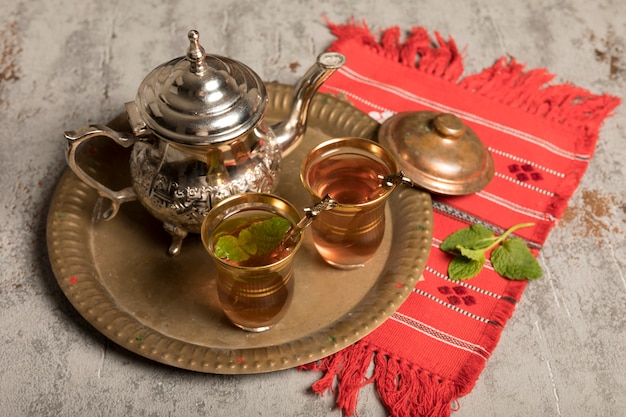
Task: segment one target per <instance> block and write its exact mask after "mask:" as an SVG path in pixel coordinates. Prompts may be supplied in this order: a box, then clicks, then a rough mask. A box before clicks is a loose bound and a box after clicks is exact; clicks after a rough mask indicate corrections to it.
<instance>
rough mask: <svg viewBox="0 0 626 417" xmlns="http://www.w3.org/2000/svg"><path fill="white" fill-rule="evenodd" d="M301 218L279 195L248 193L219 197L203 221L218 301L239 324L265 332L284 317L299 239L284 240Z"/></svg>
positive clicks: (248, 328) (243, 327) (292, 283)
mask: <svg viewBox="0 0 626 417" xmlns="http://www.w3.org/2000/svg"><path fill="white" fill-rule="evenodd" d="M299 219H300V216H299V215H298V212H297V210H296V209H295V208H294V207H293V206H292V205H291V204H290V203H289V202H287V201H286V200H284V199H282V198H280V197H277V196H273V195H269V194H263V193H246V194H242V195H237V196H234V197H230V198H228V199H226V200H223V201H221V202H220V203H219V204H217V205H216V206H215V207H214V208H213V209H212V210H211V211H210V212H209V214H208V215H207V217H206V219H205V220H204V222H203V224H202V232H201V236H202V241H203V243H204V246H205V248H206V249H207V251H208V252H209V254H210V255H211V257H212V258H213V260H214V261H215V265H216V267H217V291H218V296H219V300H220V304H221V307H222V310H223V311H224V313H225V314H226V316H227V317H228V318H229V320H230V321H231V322H232V323H233V324H235V325H236V326H238V327H240V328H242V329H244V330H247V331H252V332H261V331H265V330H268V329H269V328H271V326H273V325H274V324H276V323H277V322H278V321H279V320H280V319H281V318H282V317H283V316H284V315H285V313H286V311H287V309H288V307H289V305H290V303H291V299H292V297H293V289H294V279H293V276H294V273H293V259H294V256H295V253H296V252H297V250H298V248H299V246H300V242H301V239H300V238H299V235H298V238H297V239H295V240H289V243H288V244H285V242H283V241H281V238H282V237H284V235H285V233H286V232H287V230H289V228H291V227H295V225H296V224H297V223H298V221H299Z"/></svg>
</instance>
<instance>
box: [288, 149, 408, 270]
mask: <svg viewBox="0 0 626 417" xmlns="http://www.w3.org/2000/svg"><path fill="white" fill-rule="evenodd" d="M396 171H397V164H396V162H395V160H394V159H393V157H392V156H391V154H389V152H388V151H387V150H385V149H384V148H383V147H382V146H380V145H379V144H377V143H376V142H373V141H371V140H368V139H364V138H356V137H351V138H339V139H331V140H328V141H326V142H323V143H322V144H320V145H318V146H317V147H315V148H314V149H313V150H312V151H311V152H310V153H309V154H308V155H307V157H306V158H305V160H304V162H303V164H302V168H301V171H300V177H301V179H302V183H303V184H304V186H305V188H306V189H307V190H308V191H309V193H310V194H311V195H312V196H313V198H320V196H323V195H325V194H328V195H330V197H331V198H333V199H334V200H336V201H337V202H338V203H339V204H338V205H337V206H336V207H335V208H334V209H333V210H331V211H327V212H323V213H321V214H320V215H319V216H318V218H317V220H316V221H315V222H314V223H313V224H312V226H311V229H312V236H313V242H314V244H315V247H316V249H317V251H318V252H319V254H320V255H321V257H322V258H323V259H324V260H325V261H326V262H327V263H329V264H331V265H333V266H335V267H337V268H342V269H353V268H358V267H361V266H364V264H365V263H366V262H367V261H368V260H370V259H371V258H372V257H373V256H374V254H375V253H376V251H377V249H378V247H379V246H380V243H381V242H382V239H383V236H384V232H385V203H386V201H387V198H388V197H389V195H390V194H391V193H392V191H393V189H394V186H386V187H385V186H383V185H382V181H381V179H380V177H379V176H381V175H382V176H387V175H390V174H392V173H394V172H396Z"/></svg>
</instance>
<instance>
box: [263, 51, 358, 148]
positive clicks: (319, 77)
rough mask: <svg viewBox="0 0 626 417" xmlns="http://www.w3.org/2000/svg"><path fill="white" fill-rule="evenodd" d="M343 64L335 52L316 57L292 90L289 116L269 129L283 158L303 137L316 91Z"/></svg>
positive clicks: (339, 55)
mask: <svg viewBox="0 0 626 417" xmlns="http://www.w3.org/2000/svg"><path fill="white" fill-rule="evenodd" d="M345 63H346V57H345V56H344V55H342V54H340V53H337V52H324V53H322V54H320V55H319V56H318V57H317V61H316V62H315V64H313V65H312V66H311V68H309V70H308V71H307V72H306V73H305V74H304V75H303V76H302V78H301V79H300V80H299V81H298V83H297V84H296V87H295V89H294V96H293V103H292V105H291V111H290V113H289V116H288V117H287V119H285V120H283V121H281V122H278V123H276V124H275V125H273V126H272V127H271V130H272V131H273V132H274V135H275V137H276V139H275V140H276V143H277V145H278V146H279V148H280V149H281V151H282V153H283V156H285V155H286V154H288V153H289V152H290V151H291V150H292V149H294V148H295V146H294V145H296V144H297V143H298V142H299V141H300V139H302V137H304V132H305V131H306V125H307V117H308V114H309V106H310V104H311V100H312V99H313V96H314V95H315V93H316V92H317V89H318V88H319V87H320V86H321V85H322V84H323V83H324V81H326V80H327V79H328V77H330V76H331V75H332V74H333V73H334V72H335V71H336V70H338V69H339V68H341V67H342V66H343V65H344V64H345Z"/></svg>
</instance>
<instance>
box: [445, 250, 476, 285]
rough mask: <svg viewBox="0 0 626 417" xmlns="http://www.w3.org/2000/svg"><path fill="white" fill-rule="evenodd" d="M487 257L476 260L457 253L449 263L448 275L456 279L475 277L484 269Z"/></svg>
mask: <svg viewBox="0 0 626 417" xmlns="http://www.w3.org/2000/svg"><path fill="white" fill-rule="evenodd" d="M484 264H485V257H484V256H483V260H482V261H479V260H475V259H469V258H466V257H465V256H463V255H457V256H455V257H454V259H453V260H452V261H451V262H450V265H448V276H449V277H450V279H452V280H454V281H459V280H462V279H469V278H473V277H475V276H476V275H478V273H479V272H480V271H481V270H482V269H483V265H484Z"/></svg>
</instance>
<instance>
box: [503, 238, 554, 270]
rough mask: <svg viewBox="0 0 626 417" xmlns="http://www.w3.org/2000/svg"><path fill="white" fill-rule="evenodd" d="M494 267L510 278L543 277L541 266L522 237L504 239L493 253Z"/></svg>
mask: <svg viewBox="0 0 626 417" xmlns="http://www.w3.org/2000/svg"><path fill="white" fill-rule="evenodd" d="M491 264H492V265H493V269H495V270H496V272H497V273H498V274H500V275H502V276H503V277H506V278H510V279H536V278H539V277H541V275H542V272H541V266H540V265H539V262H537V259H535V257H534V256H533V254H532V252H531V251H530V250H529V249H528V247H527V246H526V243H524V241H523V240H522V239H519V238H512V239H508V240H506V241H504V242H503V243H502V246H499V247H497V248H495V249H494V250H493V252H492V253H491Z"/></svg>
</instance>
